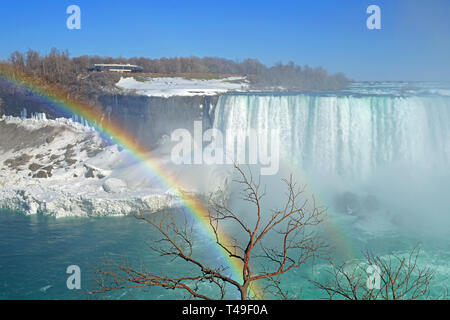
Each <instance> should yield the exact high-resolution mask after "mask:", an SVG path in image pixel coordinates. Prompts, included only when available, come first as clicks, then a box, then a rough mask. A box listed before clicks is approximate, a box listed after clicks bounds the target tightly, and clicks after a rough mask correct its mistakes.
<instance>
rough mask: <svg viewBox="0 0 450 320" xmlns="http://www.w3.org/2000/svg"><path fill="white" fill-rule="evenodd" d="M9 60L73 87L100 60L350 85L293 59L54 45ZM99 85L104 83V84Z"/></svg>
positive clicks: (279, 82)
mask: <svg viewBox="0 0 450 320" xmlns="http://www.w3.org/2000/svg"><path fill="white" fill-rule="evenodd" d="M6 63H8V64H11V65H12V66H13V67H14V68H16V69H18V70H20V71H21V72H25V73H27V74H30V75H33V76H37V77H41V78H43V79H44V80H45V81H47V82H50V83H58V84H60V85H64V86H67V87H72V89H75V88H73V86H75V85H80V81H79V80H80V78H83V76H82V75H83V74H87V73H88V69H89V68H90V67H92V66H93V65H94V64H97V63H123V64H127V63H129V64H134V65H139V66H141V67H142V68H143V72H145V73H157V74H217V75H219V74H222V75H240V76H247V78H248V80H249V81H250V85H251V87H252V88H254V89H281V88H283V89H287V90H300V91H304V90H313V91H314V90H339V89H343V88H345V87H347V85H348V84H349V82H350V80H349V79H348V78H346V77H345V75H344V74H342V73H337V74H332V75H331V74H329V73H328V72H327V71H326V70H325V69H323V68H321V67H317V68H311V67H309V66H307V65H306V66H303V67H302V66H299V65H296V64H295V63H293V62H289V63H287V64H283V63H277V64H275V65H274V66H271V67H267V66H265V65H264V64H262V63H261V62H259V61H258V60H256V59H245V60H243V61H241V62H236V61H233V60H229V59H224V58H216V57H204V58H198V57H187V58H179V57H176V58H160V59H150V58H144V57H133V58H123V57H119V58H112V57H100V56H88V55H83V56H80V57H73V58H71V57H70V54H69V52H68V51H67V50H58V49H56V48H53V49H51V50H50V52H49V53H48V54H45V55H42V54H40V53H39V52H38V51H35V50H31V49H29V50H27V51H26V52H19V51H15V52H13V53H12V54H11V55H10V56H9V59H8V61H7V62H6ZM94 78H96V80H98V81H99V80H100V78H101V77H95V76H94ZM112 78H115V77H114V76H113V77H112ZM103 81H104V80H103ZM98 84H99V85H105V83H98ZM89 85H91V84H89Z"/></svg>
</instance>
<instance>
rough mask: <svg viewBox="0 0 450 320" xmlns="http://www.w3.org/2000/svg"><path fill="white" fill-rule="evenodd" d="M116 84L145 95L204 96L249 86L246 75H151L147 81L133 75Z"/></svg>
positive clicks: (239, 89) (240, 89)
mask: <svg viewBox="0 0 450 320" xmlns="http://www.w3.org/2000/svg"><path fill="white" fill-rule="evenodd" d="M116 86H117V87H119V88H121V89H124V90H127V91H134V92H135V93H136V94H139V95H145V96H154V97H171V96H196V95H197V96H198V95H202V96H204V95H217V94H220V93H225V92H229V91H243V90H246V89H247V88H248V81H247V80H246V79H245V78H244V77H227V78H222V79H210V80H204V79H185V78H180V77H165V78H151V77H149V78H147V79H146V80H145V81H137V80H136V79H135V78H133V77H130V78H123V77H122V78H121V79H120V81H119V82H118V83H117V84H116Z"/></svg>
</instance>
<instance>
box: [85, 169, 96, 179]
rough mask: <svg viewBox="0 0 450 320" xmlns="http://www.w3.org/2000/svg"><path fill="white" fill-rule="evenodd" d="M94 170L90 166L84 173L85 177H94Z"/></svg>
mask: <svg viewBox="0 0 450 320" xmlns="http://www.w3.org/2000/svg"><path fill="white" fill-rule="evenodd" d="M94 172H95V170H94V169H92V168H88V170H87V171H86V173H85V174H84V176H85V178H94V177H95V175H94Z"/></svg>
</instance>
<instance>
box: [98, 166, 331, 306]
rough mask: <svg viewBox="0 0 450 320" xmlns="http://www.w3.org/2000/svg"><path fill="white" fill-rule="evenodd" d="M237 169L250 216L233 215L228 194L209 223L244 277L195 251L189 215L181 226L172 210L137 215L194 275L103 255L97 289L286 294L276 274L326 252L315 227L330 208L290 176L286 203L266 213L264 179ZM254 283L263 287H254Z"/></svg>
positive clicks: (213, 206)
mask: <svg viewBox="0 0 450 320" xmlns="http://www.w3.org/2000/svg"><path fill="white" fill-rule="evenodd" d="M235 169H236V171H237V173H238V176H239V178H238V180H236V181H235V183H237V184H238V185H240V186H241V187H242V192H241V193H240V195H241V196H242V198H241V200H243V201H246V202H248V203H250V204H251V207H252V208H253V209H252V210H251V212H247V217H244V215H243V213H242V212H235V211H234V210H232V209H231V208H230V206H228V205H227V204H226V203H227V201H226V199H225V196H223V197H221V198H220V199H215V200H210V210H209V223H210V227H211V229H212V231H213V234H214V235H215V240H216V245H218V246H220V247H221V248H222V250H224V252H226V254H227V256H228V257H229V259H233V260H236V261H238V262H239V264H240V266H241V267H240V272H241V275H242V277H241V279H235V278H233V277H231V276H230V275H229V274H230V271H229V270H227V268H226V267H225V266H224V265H215V266H209V265H207V263H206V262H205V261H202V259H201V258H198V253H197V254H195V253H194V251H195V246H194V241H195V237H194V236H193V225H192V224H191V223H189V221H188V219H186V220H185V223H177V222H176V221H175V218H174V216H173V214H170V213H168V212H158V213H148V214H139V215H137V218H138V219H140V220H142V221H145V222H147V223H148V224H149V225H151V226H152V227H153V228H154V230H156V231H157V232H158V234H159V235H160V238H159V239H158V240H157V241H154V242H153V244H152V245H151V248H152V249H153V250H154V251H155V252H157V253H158V254H160V255H161V256H165V257H167V258H168V259H173V260H174V261H176V262H181V261H184V262H185V263H187V264H189V265H190V266H191V267H192V268H191V269H189V270H190V272H188V271H187V268H185V266H186V265H185V264H182V263H180V265H179V268H178V269H177V275H175V276H174V275H165V274H161V273H159V272H156V271H154V270H152V268H151V267H148V266H145V265H144V264H141V265H140V266H139V267H138V268H136V267H135V266H133V265H132V264H131V263H130V262H129V261H128V259H126V258H123V259H122V260H120V261H114V260H112V259H110V258H105V260H104V263H103V264H102V265H101V266H100V267H95V272H96V275H97V277H96V287H95V289H94V290H92V291H91V292H92V293H93V294H97V293H106V292H109V291H112V290H123V289H143V288H148V287H155V286H158V287H162V288H166V289H179V290H183V291H184V292H185V293H186V294H187V297H191V298H200V299H206V300H209V299H224V298H226V289H228V288H229V287H234V288H235V289H237V291H238V292H239V296H240V298H241V299H248V298H254V299H260V298H264V297H263V296H262V295H268V294H269V292H270V293H272V294H275V296H279V297H282V298H286V297H287V293H286V292H284V291H283V290H282V289H281V286H280V280H279V278H278V277H279V276H280V275H283V274H286V273H287V272H289V271H292V270H294V269H297V268H300V267H301V266H303V265H304V264H305V263H306V262H307V261H314V259H315V258H322V257H325V256H326V254H327V248H326V246H325V245H324V243H323V242H322V241H321V240H320V238H319V237H318V235H317V234H316V232H315V230H314V229H315V226H317V225H318V224H319V223H321V222H322V219H323V215H324V213H325V210H324V209H321V208H318V207H316V206H315V204H314V201H311V203H310V201H308V200H307V199H305V198H304V188H299V187H298V186H297V184H296V183H295V182H294V181H293V179H292V176H291V177H290V178H289V179H288V180H285V181H284V182H285V185H286V190H287V192H286V199H285V201H284V202H283V203H284V205H283V207H282V208H280V209H277V210H272V211H271V212H270V211H266V210H263V203H262V200H263V198H264V197H265V196H266V191H265V189H263V188H261V186H260V181H259V178H258V181H255V180H254V178H253V176H252V174H251V171H250V170H249V173H246V172H244V170H242V169H241V168H239V167H238V166H235ZM236 226H237V228H235V227H236ZM230 228H233V230H231V229H230ZM231 231H232V233H231ZM225 234H227V236H225ZM238 235H239V236H238ZM269 237H270V239H269ZM183 273H185V274H183ZM204 284H208V285H210V287H211V285H212V286H214V287H215V288H216V291H215V294H213V295H212V294H210V292H211V291H212V290H211V289H209V290H208V293H205V292H204V290H203V289H202V288H204V287H203V285H204ZM256 285H257V286H258V287H260V288H261V289H260V290H251V288H255V287H256ZM261 292H263V293H261ZM228 297H229V296H228ZM271 297H273V296H271Z"/></svg>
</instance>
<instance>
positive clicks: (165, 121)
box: [99, 95, 218, 147]
mask: <svg viewBox="0 0 450 320" xmlns="http://www.w3.org/2000/svg"><path fill="white" fill-rule="evenodd" d="M217 100H218V96H212V97H211V96H193V97H180V96H174V97H169V98H162V97H145V96H137V95H104V96H101V97H100V98H99V101H100V102H101V104H102V106H103V108H104V113H105V117H108V118H110V119H111V120H113V121H115V122H117V123H119V124H120V126H121V127H122V128H124V129H125V130H126V131H127V132H128V133H131V134H133V135H134V136H135V137H136V138H137V139H138V140H139V141H140V142H141V143H144V144H145V145H147V146H148V147H154V146H155V145H156V143H157V142H158V140H160V139H161V138H162V137H163V136H164V135H168V136H170V134H171V132H172V131H173V130H175V129H178V128H185V129H188V130H189V131H191V132H192V130H193V127H194V121H199V120H201V121H202V122H203V128H204V129H207V128H211V127H212V125H213V119H212V116H213V111H214V108H215V105H216V103H217Z"/></svg>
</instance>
